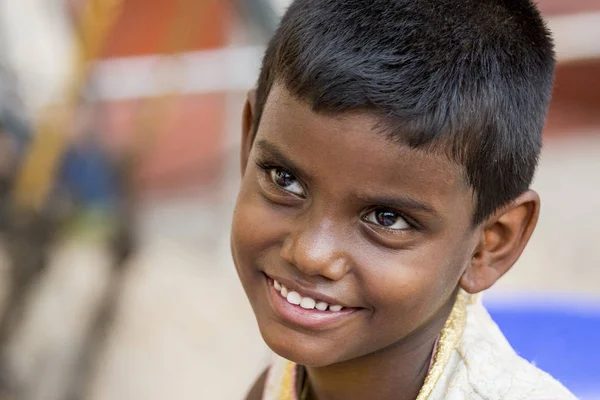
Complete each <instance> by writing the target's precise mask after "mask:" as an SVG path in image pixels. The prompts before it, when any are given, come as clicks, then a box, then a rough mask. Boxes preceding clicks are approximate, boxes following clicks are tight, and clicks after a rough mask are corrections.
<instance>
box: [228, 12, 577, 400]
mask: <svg viewBox="0 0 600 400" xmlns="http://www.w3.org/2000/svg"><path fill="white" fill-rule="evenodd" d="M554 66H555V61H554V52H553V45H552V41H551V38H550V35H549V32H548V31H547V29H546V28H545V26H544V23H543V21H542V19H541V17H540V15H539V13H538V11H537V10H536V8H535V7H534V6H533V5H532V3H531V2H530V1H529V0H512V1H508V0H445V1H440V0H372V1H366V0H346V1H341V0H297V1H295V2H293V3H292V5H291V6H290V8H289V9H288V11H287V12H286V14H285V15H284V17H283V19H282V21H281V25H280V27H279V29H278V30H277V32H276V34H275V36H274V37H273V39H272V40H271V42H270V43H269V46H268V48H267V51H266V54H265V56H264V60H263V67H262V71H261V74H260V78H259V81H258V88H257V91H256V92H255V93H254V92H251V94H250V95H249V98H248V101H247V104H246V107H245V111H244V124H243V136H242V155H241V161H242V176H243V178H242V183H241V188H240V193H239V197H238V201H237V205H236V209H235V214H234V221H233V227H232V254H233V259H234V262H235V265H236V269H237V272H238V274H239V277H240V280H241V282H242V285H243V287H244V290H245V291H246V294H247V296H248V298H249V300H250V303H251V305H252V308H253V310H254V313H255V314H256V319H257V321H258V326H259V328H260V331H261V334H262V336H263V338H264V340H265V341H266V343H267V344H268V345H269V347H270V348H271V349H272V350H273V351H274V352H275V353H277V354H278V355H279V356H280V357H279V358H277V360H276V361H275V363H274V364H273V365H272V366H271V367H270V369H269V370H268V371H265V373H263V375H262V376H261V377H260V378H259V379H258V381H257V382H256V384H255V385H254V387H253V389H252V390H251V391H250V393H249V395H248V398H249V399H260V398H262V399H318V400H323V399H328V400H329V399H344V400H352V399H382V400H386V399H394V400H400V399H406V400H408V399H411V400H414V399H418V400H421V399H430V400H434V399H436V400H437V399H500V398H501V399H507V400H511V399H573V398H574V397H573V396H572V395H571V394H570V393H569V392H568V391H567V390H566V389H565V388H564V387H563V386H562V385H561V384H560V383H558V382H556V381H554V380H553V379H552V378H551V377H550V376H549V375H547V374H545V373H544V372H542V371H539V370H538V369H536V368H535V367H533V366H532V365H530V364H529V363H527V362H526V361H524V360H523V359H521V358H519V357H518V356H517V355H516V354H515V352H514V351H513V350H512V349H511V347H510V345H509V344H508V343H507V342H506V340H505V339H504V337H503V336H502V334H501V333H500V331H499V329H498V328H497V326H496V325H495V324H494V323H493V321H492V320H491V319H490V317H489V315H488V314H487V313H486V311H485V309H484V308H483V306H482V305H481V303H480V302H479V299H478V296H477V293H480V292H482V291H483V290H485V289H487V288H489V287H490V286H492V285H493V284H494V283H495V282H496V280H498V279H499V278H500V277H501V276H502V275H503V274H504V273H505V272H506V271H508V270H509V269H510V268H511V266H512V265H513V264H514V263H515V261H516V260H517V258H518V257H519V255H520V254H521V252H522V250H523V248H524V247H525V245H526V243H527V241H528V240H529V237H530V236H531V234H532V232H533V229H534V227H535V224H536V221H537V219H538V214H539V208H540V200H539V197H538V195H537V194H536V193H535V192H533V191H532V190H529V185H530V183H531V180H532V177H533V174H534V170H535V167H536V164H537V160H538V155H539V151H540V145H541V131H542V126H543V124H544V118H545V114H546V110H547V106H548V102H549V98H550V93H551V87H552V80H553V73H554Z"/></svg>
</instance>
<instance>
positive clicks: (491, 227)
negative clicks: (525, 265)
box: [460, 190, 540, 293]
mask: <svg viewBox="0 0 600 400" xmlns="http://www.w3.org/2000/svg"><path fill="white" fill-rule="evenodd" d="M539 213H540V197H539V196H538V194H537V193H536V192H534V191H533V190H528V191H527V192H525V193H523V194H522V195H521V196H519V197H518V198H517V199H516V200H514V201H513V202H512V203H511V204H510V205H509V206H507V207H504V208H503V209H502V210H500V211H498V212H496V213H495V214H494V215H492V216H491V217H490V218H488V220H487V221H485V222H484V223H482V224H481V225H480V228H478V229H479V233H478V237H479V239H478V242H477V246H476V248H475V251H474V253H473V258H472V259H471V261H470V263H469V265H468V266H467V268H466V270H465V272H464V273H463V275H462V276H461V278H460V286H461V287H462V288H463V289H464V290H465V291H467V292H469V293H479V292H481V291H482V290H485V289H487V288H489V287H490V286H492V285H493V284H494V283H495V282H496V281H497V280H498V279H500V277H501V276H502V275H504V274H505V273H506V272H507V271H508V270H509V269H510V268H511V267H512V266H513V265H514V263H515V262H516V261H517V259H518V258H519V256H520V255H521V253H522V252H523V249H524V248H525V245H526V244H527V242H528V241H529V238H530V237H531V234H532V233H533V230H534V229H535V225H536V224H537V220H538V216H539Z"/></svg>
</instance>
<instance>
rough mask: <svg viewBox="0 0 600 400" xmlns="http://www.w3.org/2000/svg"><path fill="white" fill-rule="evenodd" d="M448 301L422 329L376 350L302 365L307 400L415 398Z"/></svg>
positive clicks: (444, 317) (442, 321)
mask: <svg viewBox="0 0 600 400" xmlns="http://www.w3.org/2000/svg"><path fill="white" fill-rule="evenodd" d="M451 309H452V304H450V306H449V307H448V308H447V309H444V310H443V315H442V316H441V318H435V320H434V321H432V322H431V323H430V324H428V325H429V326H427V327H426V328H425V329H423V330H420V331H419V332H415V333H414V334H412V335H411V336H410V337H409V338H406V339H404V340H402V341H400V342H397V343H394V344H393V345H391V346H388V347H386V348H385V349H382V350H380V351H378V352H375V353H371V354H368V355H366V356H362V357H358V358H355V359H352V360H349V361H344V362H340V363H337V364H333V365H328V366H325V367H306V373H307V374H308V376H307V379H308V381H309V385H310V390H309V395H308V397H307V398H308V399H310V400H342V399H343V400H354V399H381V400H387V399H390V400H392V399H393V400H415V399H416V398H417V396H418V394H419V391H420V390H421V387H422V386H423V382H424V381H425V378H426V376H427V373H428V371H429V366H430V363H431V359H432V357H433V350H434V346H435V342H436V339H437V337H438V336H439V333H440V331H441V329H442V327H443V326H444V323H445V321H446V319H447V317H448V315H449V314H450V311H451Z"/></svg>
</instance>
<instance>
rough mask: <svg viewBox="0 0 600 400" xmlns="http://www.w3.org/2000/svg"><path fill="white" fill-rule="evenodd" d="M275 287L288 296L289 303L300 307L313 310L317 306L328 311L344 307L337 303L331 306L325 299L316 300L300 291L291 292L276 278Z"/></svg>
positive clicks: (282, 294) (339, 309) (335, 310)
mask: <svg viewBox="0 0 600 400" xmlns="http://www.w3.org/2000/svg"><path fill="white" fill-rule="evenodd" d="M273 287H274V288H275V290H277V291H278V292H279V294H281V297H284V298H286V299H287V301H288V302H289V303H291V304H293V305H296V306H298V305H299V306H300V307H302V308H304V309H307V310H312V309H315V308H316V309H317V310H319V311H326V310H327V309H329V311H332V312H337V311H341V310H342V309H343V308H344V307H342V306H340V305H337V304H336V305H331V306H330V305H329V304H327V303H326V302H324V301H316V300H315V299H313V298H310V297H302V296H300V293H298V292H294V291H291V292H290V291H289V290H288V288H286V287H285V286H283V285H282V284H281V283H279V282H277V281H276V280H273Z"/></svg>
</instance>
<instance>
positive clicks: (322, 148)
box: [232, 85, 477, 366]
mask: <svg viewBox="0 0 600 400" xmlns="http://www.w3.org/2000/svg"><path fill="white" fill-rule="evenodd" d="M378 122H379V121H378V119H377V118H376V117H375V116H372V115H370V114H366V113H359V112H356V113H346V114H339V115H334V116H330V115H322V114H316V113H314V112H312V111H311V109H310V107H309V106H308V105H307V104H304V103H303V102H301V101H298V100H296V99H295V98H293V97H292V96H291V95H290V94H289V93H288V92H287V91H286V89H285V88H283V87H282V86H281V85H274V87H273V88H272V90H271V93H270V95H269V98H268V100H267V103H266V105H265V109H264V112H263V114H262V118H261V122H260V127H259V129H258V131H257V134H256V137H255V138H254V139H253V140H252V138H251V132H250V131H251V127H249V126H247V127H246V129H245V132H244V139H243V140H244V148H245V149H247V150H244V151H243V157H242V159H243V160H242V161H243V163H244V164H245V165H244V166H243V179H242V184H241V189H240V193H239V196H238V200H237V205H236V209H235V214H234V221H233V227H232V253H233V258H234V262H235V265H236V269H237V272H238V274H239V277H240V279H241V282H242V285H243V287H244V290H245V291H246V294H247V296H248V298H249V300H250V303H251V305H252V308H253V310H254V313H255V314H256V319H257V321H258V325H259V328H260V331H261V333H262V336H263V338H264V340H265V341H266V343H267V344H268V345H269V346H270V347H271V349H273V350H274V351H275V352H276V353H278V354H280V355H281V356H283V357H285V358H287V359H290V360H292V361H295V362H297V363H300V364H305V365H309V366H325V365H330V364H333V363H337V362H341V361H346V360H350V359H354V358H357V357H361V356H365V355H368V354H371V353H375V352H379V351H380V350H382V349H391V348H399V347H403V346H404V347H406V348H410V347H414V346H415V345H418V344H419V343H421V342H423V341H425V340H431V338H434V337H435V336H436V335H437V333H438V332H439V329H440V328H441V326H442V325H443V323H444V321H445V319H446V317H447V315H448V313H449V312H450V309H451V306H452V303H453V299H454V295H455V293H456V289H457V287H458V283H459V280H460V279H461V276H462V275H463V273H464V271H465V268H466V267H467V265H468V264H469V261H470V260H471V257H472V256H473V252H474V251H475V248H476V246H477V235H476V234H475V232H474V230H473V228H472V226H471V220H472V215H473V211H474V202H473V196H472V191H471V189H470V188H469V187H468V186H467V185H466V183H465V181H464V178H463V175H462V174H461V170H460V167H459V166H457V165H456V164H453V163H452V162H450V161H448V160H447V159H446V158H444V157H443V156H439V155H435V154H428V153H425V152H423V151H420V150H415V149H410V148H408V147H405V146H402V145H400V144H396V143H392V142H391V141H390V140H389V139H388V138H386V136H385V135H382V134H381V133H378V132H377V129H378V128H377V124H378ZM273 280H277V281H278V283H281V284H283V285H284V286H286V289H287V290H288V291H295V292H298V293H299V294H300V298H302V297H310V298H312V299H314V300H315V301H316V302H319V301H320V300H322V301H324V302H327V303H328V304H330V305H334V304H336V305H342V306H344V308H343V309H342V311H340V312H338V313H336V312H335V311H331V309H328V310H326V311H319V310H316V309H309V310H305V309H303V308H301V307H300V306H296V305H291V304H289V303H288V302H286V301H285V300H284V299H283V298H282V297H281V294H280V291H277V290H276V289H275V288H274V287H273V284H274V282H273ZM292 300H293V299H292ZM292 302H296V301H292ZM308 303H309V304H308V306H309V308H310V305H311V304H310V303H311V302H310V301H308Z"/></svg>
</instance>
